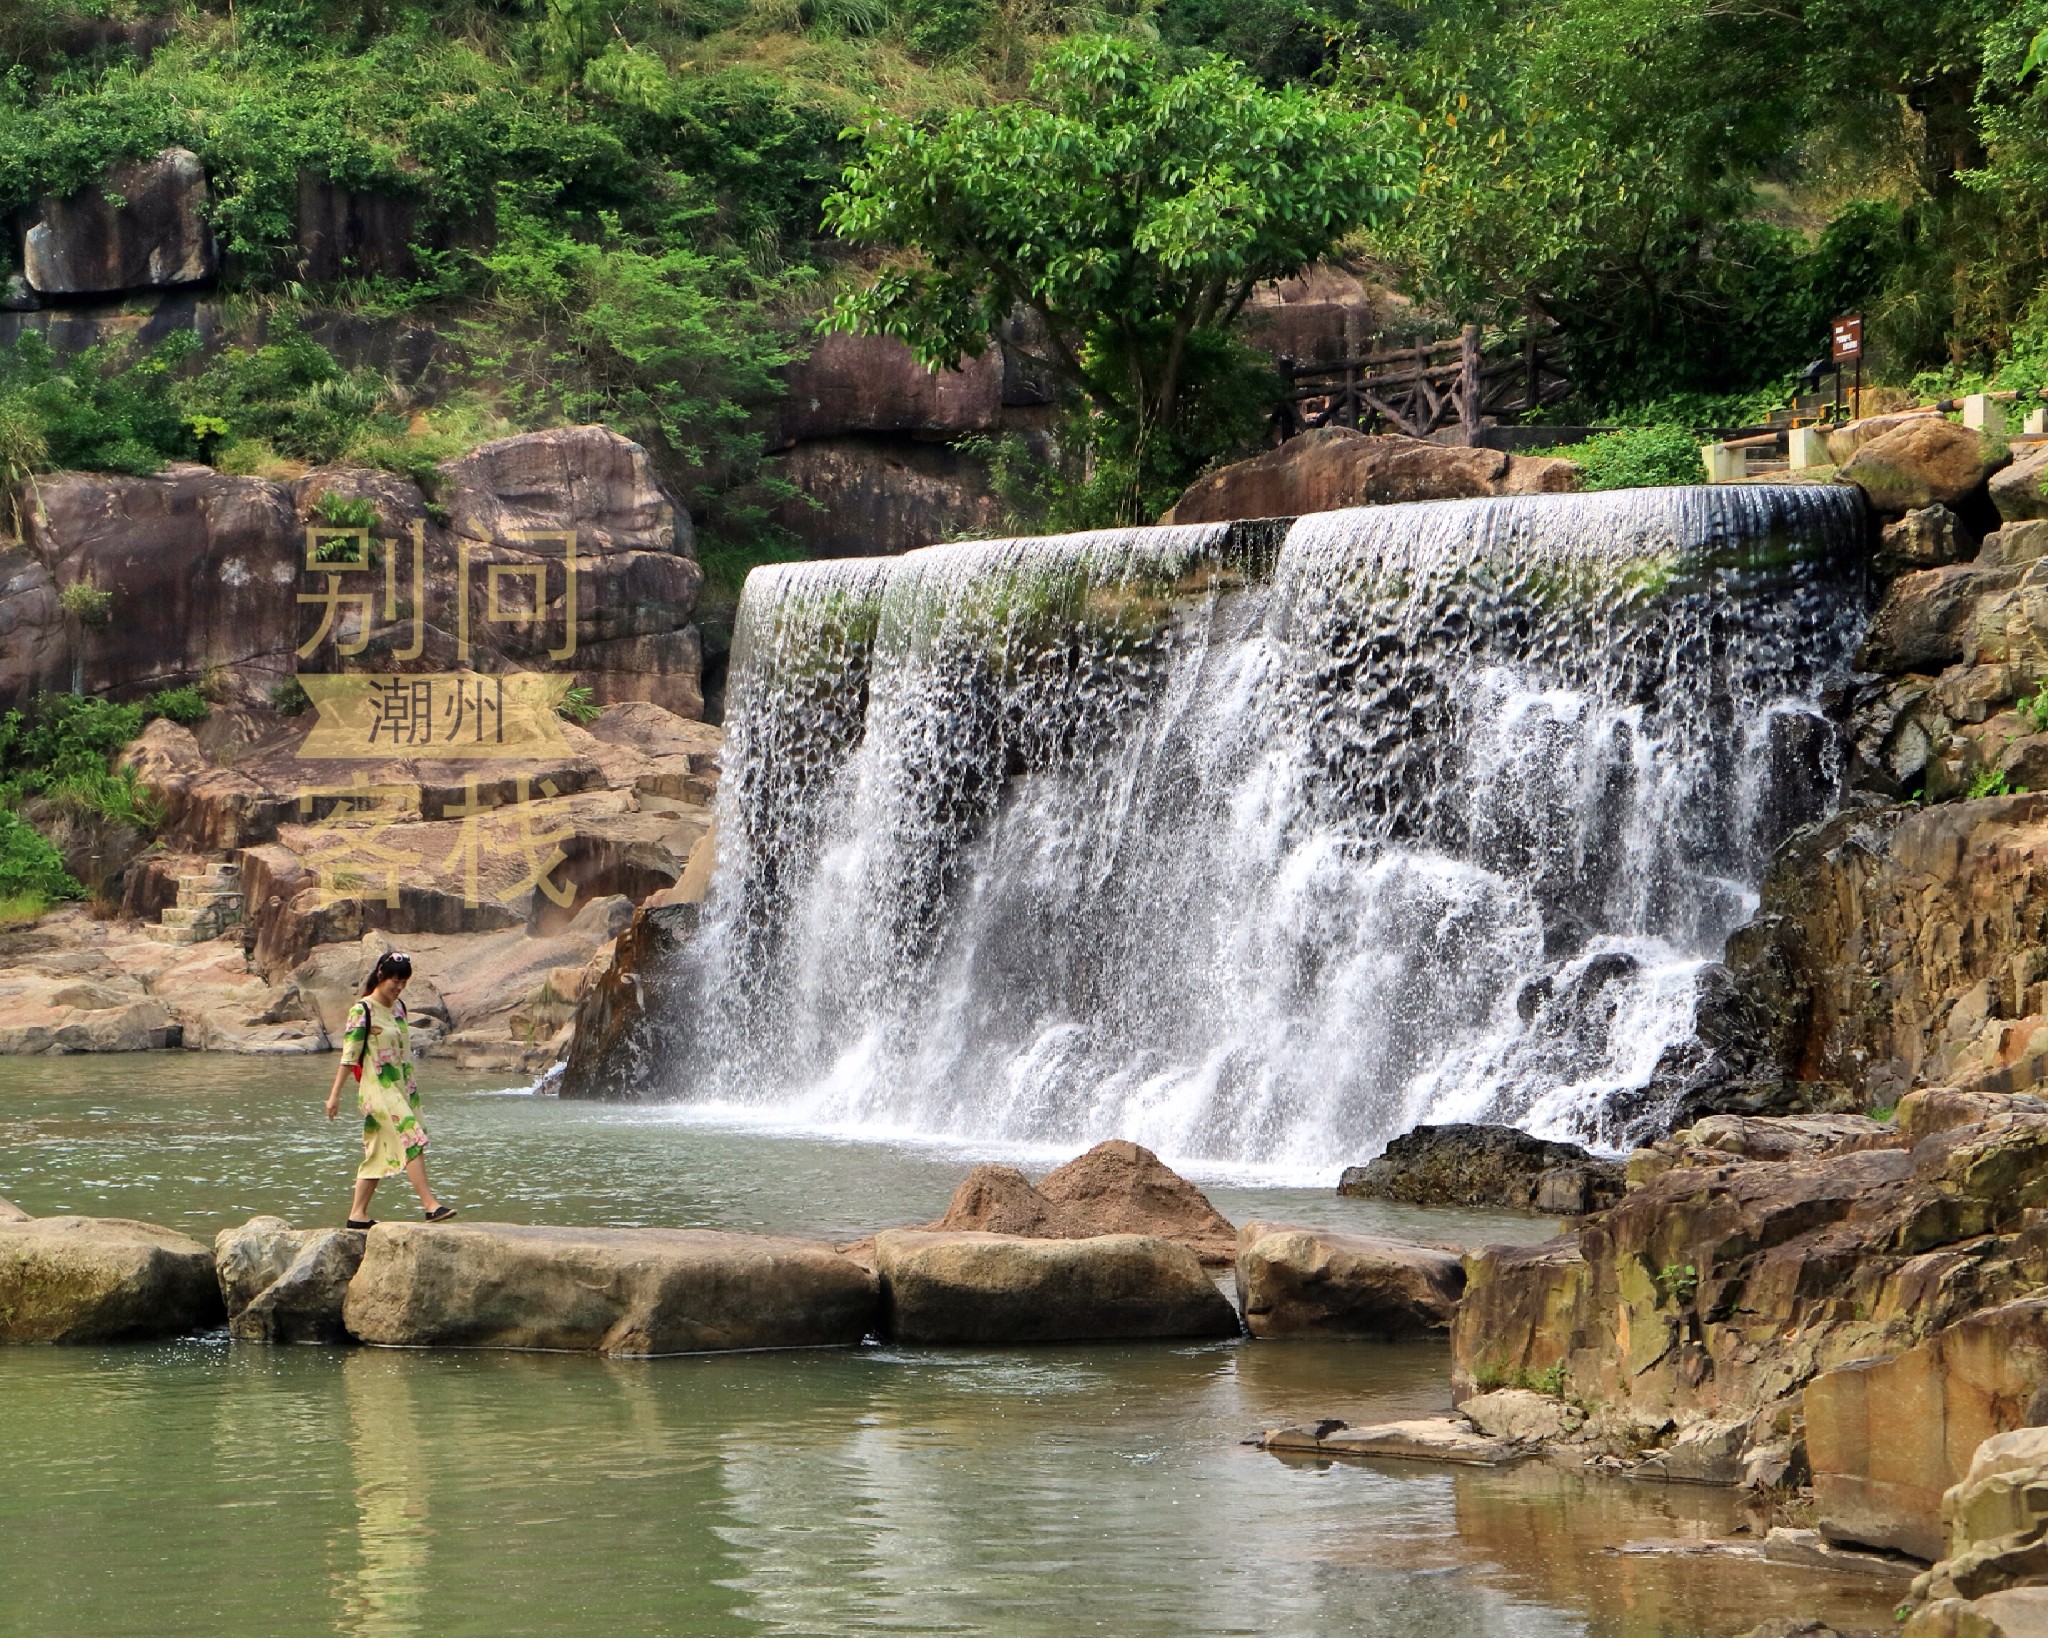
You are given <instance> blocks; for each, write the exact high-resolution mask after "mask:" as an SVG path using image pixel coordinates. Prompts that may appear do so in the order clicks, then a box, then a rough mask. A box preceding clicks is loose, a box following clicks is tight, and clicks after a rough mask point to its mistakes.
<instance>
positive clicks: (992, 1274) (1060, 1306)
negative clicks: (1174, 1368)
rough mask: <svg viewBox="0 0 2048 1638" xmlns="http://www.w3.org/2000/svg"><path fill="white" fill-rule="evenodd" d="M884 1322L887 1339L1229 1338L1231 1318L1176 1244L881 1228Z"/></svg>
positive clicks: (1127, 1237)
mask: <svg viewBox="0 0 2048 1638" xmlns="http://www.w3.org/2000/svg"><path fill="white" fill-rule="evenodd" d="M874 1256H875V1266H876V1268H877V1270H878V1271H879V1272H880V1274H881V1278H882V1303H883V1311H884V1323H885V1325H886V1327H887V1330H888V1334H889V1335H890V1336H891V1337H893V1338H895V1339H896V1340H897V1341H899V1342H905V1343H923V1344H966V1345H981V1346H1001V1345H1007V1344H1011V1343H1023V1342H1105V1341H1118V1340H1130V1341H1137V1340H1143V1339H1149V1338H1159V1337H1231V1336H1236V1335H1237V1334H1238V1326H1237V1315H1236V1313H1235V1311H1234V1310H1233V1309H1232V1308H1231V1306H1230V1303H1229V1301H1228V1300H1227V1299H1226V1298H1225V1297H1224V1295H1223V1293H1222V1292H1220V1291H1218V1290H1217V1289H1216V1287H1215V1285H1214V1284H1213V1283H1212V1282H1211V1280H1210V1278H1209V1276H1208V1275H1207V1274H1206V1273H1204V1272H1203V1269H1202V1265H1201V1263H1200V1262H1199V1261H1198V1260H1197V1259H1196V1257H1195V1254H1194V1253H1193V1252H1192V1251H1190V1250H1188V1248H1187V1247H1186V1246H1181V1245H1175V1244H1174V1243H1173V1242H1172V1241H1170V1240H1162V1239H1158V1238H1156V1237H1153V1236H1150V1235H1140V1234H1105V1235H1098V1236H1096V1237H1095V1238H1093V1239H1087V1240H1034V1239H1025V1238H1023V1237H1021V1236H1016V1235H1006V1234H971V1233H963V1234H934V1233H931V1232H929V1231H926V1230H923V1229H887V1230H884V1231H883V1232H882V1233H880V1234H878V1235H876V1236H875V1248H874Z"/></svg>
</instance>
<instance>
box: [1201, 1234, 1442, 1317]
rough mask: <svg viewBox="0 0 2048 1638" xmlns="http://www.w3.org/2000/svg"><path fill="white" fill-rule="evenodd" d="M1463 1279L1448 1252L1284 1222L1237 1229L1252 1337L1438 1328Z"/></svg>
mask: <svg viewBox="0 0 2048 1638" xmlns="http://www.w3.org/2000/svg"><path fill="white" fill-rule="evenodd" d="M1464 1289H1465V1265H1464V1262H1463V1260H1462V1259H1461V1258H1460V1257H1459V1256H1458V1255H1457V1254H1456V1253H1454V1252H1449V1251H1443V1250H1440V1249H1438V1248H1436V1247H1434V1246H1419V1245H1413V1244H1410V1243H1409V1242H1407V1241H1403V1240H1389V1239H1382V1238H1379V1237H1378V1236H1375V1235H1365V1234H1339V1233H1335V1232H1333V1231H1331V1230H1328V1229H1316V1228H1304V1227H1300V1226H1297V1225H1294V1224H1289V1223H1247V1224H1245V1226H1244V1227H1243V1228H1242V1229H1240V1230H1239V1231H1238V1240H1237V1302H1238V1307H1239V1308H1241V1309H1242V1310H1243V1311H1244V1323H1245V1328H1246V1329H1247V1330H1249V1331H1250V1332H1251V1334H1252V1335H1253V1336H1255V1337H1376V1338H1379V1339H1381V1340H1384V1341H1388V1342H1396V1341H1401V1340H1403V1339H1406V1338H1411V1337H1431V1336H1444V1335H1446V1334H1448V1332H1449V1331H1450V1328H1451V1316H1452V1315H1453V1314H1455V1313H1456V1312H1457V1310H1458V1298H1459V1296H1460V1295H1461V1294H1462V1293H1463V1291H1464Z"/></svg>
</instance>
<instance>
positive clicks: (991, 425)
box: [781, 335, 1003, 443]
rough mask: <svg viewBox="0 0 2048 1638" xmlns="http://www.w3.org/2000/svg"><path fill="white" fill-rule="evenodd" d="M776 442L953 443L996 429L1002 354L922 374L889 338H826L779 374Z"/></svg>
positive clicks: (909, 354) (913, 360)
mask: <svg viewBox="0 0 2048 1638" xmlns="http://www.w3.org/2000/svg"><path fill="white" fill-rule="evenodd" d="M784 376H785V379H786V380H787V381H788V383H789V391H788V393H787V394H786V395H785V396H784V398H783V400H782V405H781V410H782V440H783V442H785V443H799V442H802V441H805V440H809V439H818V438H837V437H841V436H843V435H844V434H847V433H912V434H915V435H917V436H920V437H925V438H958V437H960V436H962V435H963V434H966V433H970V432H993V431H995V430H996V429H997V428H998V427H999V426H1000V425H1001V424H1002V412H1003V354H1002V350H1001V349H1000V348H996V347H991V348H990V349H989V350H988V351H987V352H985V353H982V354H980V355H979V356H977V357H974V358H965V359H962V360H961V362H960V368H959V369H957V370H928V369H926V368H925V367H924V366H923V365H922V364H920V363H918V361H917V358H916V356H915V355H914V354H913V353H912V352H911V350H910V349H909V347H907V346H905V345H904V343H902V342H901V341H898V340H897V339H896V338H895V337H894V336H856V335H830V336H825V337H822V338H821V339H820V340H819V341H818V342H817V343H816V344H815V345H814V346H813V347H812V348H811V350H810V353H809V355H808V356H807V357H805V358H804V359H802V360H801V361H800V362H798V363H795V364H792V365H790V366H789V368H788V369H787V370H786V371H785V372H784Z"/></svg>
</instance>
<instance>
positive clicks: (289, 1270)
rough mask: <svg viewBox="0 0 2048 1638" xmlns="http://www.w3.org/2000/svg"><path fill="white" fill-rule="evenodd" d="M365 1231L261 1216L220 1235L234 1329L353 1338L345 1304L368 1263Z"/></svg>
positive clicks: (221, 1275) (216, 1253)
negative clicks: (308, 1226) (297, 1226)
mask: <svg viewBox="0 0 2048 1638" xmlns="http://www.w3.org/2000/svg"><path fill="white" fill-rule="evenodd" d="M363 1242H364V1231H363V1230H360V1229H333V1228H330V1229H295V1228H293V1227H292V1226H291V1225H290V1224H289V1223H287V1222H286V1221H285V1220H284V1219H283V1218H281V1217H254V1218H251V1219H250V1220H249V1221H248V1222H246V1223H244V1224H242V1225H241V1226H240V1227H239V1228H229V1229H222V1230H221V1231H220V1233H219V1234H217V1235H216V1236H215V1237H214V1242H213V1261H214V1269H215V1273H216V1275H217V1277H218V1279H219V1281H220V1294H221V1300H222V1302H223V1303H224V1304H225V1305H226V1307H227V1315H228V1334H229V1335H231V1336H233V1337H234V1338H235V1339H236V1340H238V1341H241V1342H346V1341H347V1340H348V1332H347V1330H346V1329H345V1328H344V1326H343V1325H342V1318H341V1311H342V1304H343V1301H344V1300H345V1299H346V1297H347V1295H348V1285H349V1281H350V1280H351V1279H353V1278H354V1277H355V1272H356V1270H357V1268H358V1267H360V1266H361V1264H362V1260H363Z"/></svg>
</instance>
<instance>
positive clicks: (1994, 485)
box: [1991, 444, 2048, 523]
mask: <svg viewBox="0 0 2048 1638" xmlns="http://www.w3.org/2000/svg"><path fill="white" fill-rule="evenodd" d="M2044 478H2048V444H2036V445H2034V446H2033V447H2032V448H2031V449H2029V450H2027V451H2026V453H2024V454H2022V455H2020V456H2018V457H2017V458H2016V459H2015V460H2014V461H2013V463H2012V465H2011V466H2009V467H2007V468H2006V469H2005V470H2004V471H2003V472H2000V473H1999V474H1998V475H1997V476H1995V477H1994V478H1993V479H1992V480H1991V500H1992V504H1993V505H1995V506H1996V507H1997V508H1998V515H1999V516H2000V517H2001V518H2003V519H2005V521H2006V522H2008V523H2022V522H2030V521H2033V520H2036V519H2048V492H2044V491H2043V490H2042V488H2041V483H2042V480H2043V479H2044Z"/></svg>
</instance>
